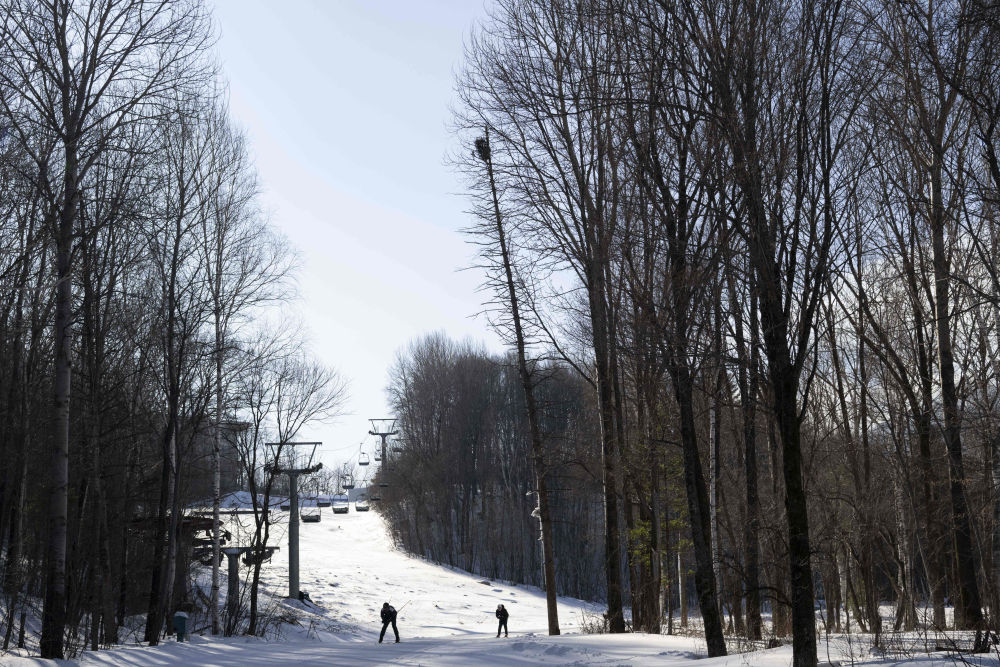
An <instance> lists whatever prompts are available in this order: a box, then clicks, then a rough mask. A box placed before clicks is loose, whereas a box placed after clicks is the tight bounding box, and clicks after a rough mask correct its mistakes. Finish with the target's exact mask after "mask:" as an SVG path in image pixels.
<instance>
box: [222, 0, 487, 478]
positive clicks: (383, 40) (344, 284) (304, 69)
mask: <svg viewBox="0 0 1000 667" xmlns="http://www.w3.org/2000/svg"><path fill="white" fill-rule="evenodd" d="M484 14H485V10H484V8H483V4H482V2H481V1H479V0H468V1H462V0H441V1H434V2H419V1H412V2H407V1H405V0H369V1H368V2H362V1H352V0H328V1H321V0H282V1H279V0H272V1H267V0H256V1H251V0H215V11H214V15H215V21H216V23H217V25H218V27H219V30H220V33H221V39H220V42H219V45H218V48H217V52H218V54H219V58H220V60H221V64H222V67H223V69H224V72H225V74H226V77H227V78H228V80H229V83H230V98H231V110H232V114H233V116H234V117H235V119H236V121H237V122H238V123H239V124H240V125H242V126H243V127H244V128H245V129H246V131H247V133H248V134H249V137H250V142H251V146H252V150H253V153H254V156H255V158H256V164H257V168H258V170H259V173H260V179H261V184H262V186H263V199H262V203H263V205H264V207H265V208H266V210H268V211H269V213H270V216H271V220H272V222H273V224H274V225H275V226H276V227H277V228H279V229H280V230H281V231H282V232H283V233H284V234H286V235H287V236H288V238H289V239H290V240H291V241H292V243H293V244H294V245H295V246H296V247H297V248H298V249H299V251H300V252H301V257H302V269H303V270H302V272H301V276H300V285H299V286H300V293H301V297H302V302H301V305H300V308H299V310H300V312H301V313H302V319H303V321H304V324H305V326H306V328H307V329H308V331H309V335H310V338H311V340H312V348H313V350H314V352H315V353H316V354H317V356H319V358H320V359H322V360H323V361H324V362H325V363H327V364H329V365H332V366H334V367H336V368H338V369H339V370H340V372H341V373H342V374H343V375H344V377H345V378H346V379H347V380H348V382H349V383H350V393H351V396H352V398H351V401H350V404H349V405H348V410H349V411H350V412H352V413H354V414H352V415H349V416H346V417H344V418H342V419H341V420H340V421H339V423H338V424H336V425H333V426H321V427H316V428H311V429H309V430H308V432H306V433H303V434H302V435H303V437H304V438H308V439H316V440H322V441H323V442H324V450H325V451H324V455H323V460H324V462H325V463H326V464H327V465H332V464H335V463H336V462H337V461H338V460H339V459H341V458H345V457H347V456H350V455H353V454H355V453H356V451H357V446H358V444H359V443H360V441H361V440H362V438H363V437H364V436H365V433H366V431H367V429H368V422H367V419H368V418H369V417H383V416H389V415H388V411H387V407H386V404H385V398H384V392H383V388H384V386H385V384H386V371H387V368H388V366H389V365H390V363H391V362H392V360H393V357H394V355H395V352H396V350H398V349H399V348H400V347H402V346H403V345H405V344H406V343H407V342H408V341H409V340H411V339H413V338H415V337H417V336H420V335H422V334H424V333H427V332H430V331H435V330H444V331H447V332H448V334H449V335H451V336H453V337H456V338H462V337H466V336H469V337H472V338H473V339H476V340H484V341H488V342H489V344H490V346H491V347H497V346H498V343H496V338H495V337H494V336H493V335H492V334H491V333H490V332H489V331H488V330H487V329H486V325H485V323H484V321H483V319H482V318H473V317H472V316H473V315H474V313H476V312H478V310H479V309H480V303H481V301H482V297H481V295H480V294H478V293H477V292H476V288H477V286H478V285H479V283H480V282H481V280H482V278H481V275H480V274H479V273H478V272H476V271H460V269H462V268H464V267H467V266H469V265H471V264H472V263H473V249H472V248H471V247H470V246H469V245H468V244H467V243H466V242H465V239H464V238H463V235H461V234H460V233H459V232H458V230H459V229H460V228H462V227H463V226H465V225H466V224H467V223H468V216H467V215H466V214H465V213H464V211H465V209H466V207H467V200H466V199H465V198H464V197H463V196H462V194H461V183H460V182H459V179H458V178H457V177H456V175H455V174H454V173H453V172H452V171H451V170H450V169H449V168H448V167H447V166H446V165H445V164H444V156H445V153H446V152H447V151H448V150H449V149H450V148H451V147H452V144H453V138H452V136H451V135H450V134H449V131H448V122H449V104H450V103H451V102H452V100H453V98H454V92H453V89H454V72H455V71H456V70H457V69H458V68H459V66H460V62H461V56H462V43H463V39H464V38H465V37H466V36H467V35H468V33H469V30H470V28H471V27H472V25H473V23H474V21H475V20H476V19H479V18H482V16H483V15H484Z"/></svg>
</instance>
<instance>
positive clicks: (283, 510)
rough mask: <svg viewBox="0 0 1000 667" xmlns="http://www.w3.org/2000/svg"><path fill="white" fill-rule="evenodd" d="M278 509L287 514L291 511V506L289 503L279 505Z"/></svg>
mask: <svg viewBox="0 0 1000 667" xmlns="http://www.w3.org/2000/svg"><path fill="white" fill-rule="evenodd" d="M278 507H280V508H281V511H282V512H287V511H288V510H290V509H292V506H291V504H289V503H281V504H280V505H279V506H278Z"/></svg>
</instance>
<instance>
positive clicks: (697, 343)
mask: <svg viewBox="0 0 1000 667" xmlns="http://www.w3.org/2000/svg"><path fill="white" fill-rule="evenodd" d="M0 17H2V21H0V460H3V462H4V464H3V465H2V466H0V578H2V581H0V588H2V595H0V633H2V635H3V639H2V642H3V644H2V648H3V650H7V649H8V647H12V646H20V647H23V646H24V645H25V641H26V640H25V634H26V631H27V632H32V630H31V626H32V621H33V619H34V620H37V619H40V630H39V637H38V638H37V643H38V646H39V652H40V654H41V656H42V657H43V658H63V657H74V656H76V655H78V654H79V652H80V651H82V650H84V649H90V650H98V649H101V648H107V647H111V646H113V645H115V644H119V643H123V642H146V643H148V644H149V645H153V646H155V645H156V644H157V643H158V642H160V641H161V639H162V637H163V633H164V630H165V626H166V624H167V620H168V618H169V616H170V615H171V614H173V613H174V612H175V611H177V610H179V609H185V608H197V609H199V610H203V613H205V614H206V618H205V623H207V626H206V628H207V629H208V630H210V631H211V633H212V634H224V635H233V634H249V635H262V634H264V629H265V627H266V626H267V625H268V624H270V623H274V622H277V621H276V619H275V618H273V617H271V616H269V615H268V613H267V611H266V610H263V609H261V608H260V606H259V604H258V591H259V589H260V572H261V567H262V565H263V564H264V562H265V560H266V558H267V556H268V554H269V552H267V548H268V547H269V545H272V546H273V544H274V543H275V539H274V537H273V535H272V532H271V518H270V517H271V513H270V512H269V507H270V505H271V498H272V495H274V496H280V495H282V494H284V493H285V487H284V486H283V484H284V478H282V477H280V476H279V475H277V474H276V462H277V460H278V459H279V458H280V457H281V456H282V455H281V451H282V447H285V445H287V444H288V443H291V442H294V441H295V439H296V436H297V434H299V433H300V432H301V431H302V430H303V429H304V428H305V427H307V426H308V425H310V424H315V423H318V422H323V421H324V420H328V419H330V418H332V417H334V416H336V415H338V414H339V413H341V412H342V410H343V409H344V404H345V400H346V381H345V380H344V379H343V378H342V377H341V376H340V375H339V374H338V373H337V371H335V370H334V369H332V368H329V367H327V366H324V365H323V364H321V363H320V362H319V361H318V360H317V356H316V355H315V354H314V353H313V352H312V351H311V348H310V344H309V341H308V340H307V338H306V336H305V334H304V333H303V328H302V327H300V326H298V324H297V320H296V314H295V307H296V304H295V291H296V290H295V286H296V282H295V277H296V271H297V268H298V260H297V255H296V252H295V251H294V249H293V248H292V247H291V246H290V244H289V243H288V242H287V241H286V240H285V239H284V237H283V236H282V234H281V233H280V232H279V230H278V229H277V228H276V227H275V226H274V225H273V224H272V223H271V221H270V220H269V216H268V213H267V211H265V210H264V208H263V207H262V206H261V203H260V198H261V194H260V193H261V188H262V186H261V183H260V182H259V180H258V177H257V173H256V170H255V167H254V159H253V153H252V150H251V148H250V146H249V142H248V139H247V136H246V135H245V133H244V132H243V131H242V130H241V129H240V126H239V124H238V122H237V121H236V119H234V118H233V117H232V113H231V111H230V109H229V105H228V101H227V100H228V93H227V86H226V81H225V77H224V76H223V72H222V69H221V66H220V65H219V63H218V62H217V61H216V58H215V51H214V45H215V42H216V40H217V38H218V28H217V26H215V25H214V23H213V19H212V16H211V13H210V10H209V8H208V7H207V6H206V4H205V3H204V2H202V1H201V0H0ZM998 53H1000V6H998V5H997V2H996V0H941V1H934V0H815V1H811V0H799V1H793V0H494V1H492V2H490V3H488V6H487V18H486V19H485V20H482V21H480V22H479V23H478V24H477V25H476V27H475V28H474V29H473V30H472V32H471V34H470V35H469V36H468V38H467V39H466V47H465V52H464V54H461V64H460V66H458V67H456V77H455V99H454V101H453V105H452V110H451V113H452V116H451V125H452V129H453V134H452V136H453V138H454V148H453V150H452V151H451V152H450V153H449V154H448V156H447V160H448V162H449V165H450V166H451V167H452V168H453V169H454V173H455V175H456V179H457V181H458V182H459V184H460V185H459V186H458V187H460V188H462V189H463V190H464V193H465V194H466V195H467V197H468V199H467V201H468V208H469V215H468V220H469V223H468V228H467V229H466V230H465V231H466V236H467V239H468V241H469V242H470V243H471V244H474V246H475V248H476V249H477V251H478V259H477V260H476V261H477V264H476V266H475V267H471V268H474V269H475V270H477V271H481V272H482V273H483V275H484V276H485V282H484V284H483V286H482V295H483V298H484V301H485V306H484V309H485V313H484V316H485V317H486V318H487V319H488V321H489V323H490V325H491V326H492V328H493V329H494V330H495V332H497V333H498V334H499V336H500V338H501V339H502V340H503V343H504V346H505V349H504V351H503V352H502V353H497V352H495V351H488V350H487V349H486V348H484V347H480V346H479V345H478V344H477V343H475V342H456V341H453V340H451V339H450V338H449V337H448V335H447V333H446V332H442V333H430V334H427V335H425V336H424V337H422V338H419V339H416V340H414V341H412V342H411V343H410V344H409V345H408V346H406V347H403V348H402V349H401V350H400V351H399V353H398V355H397V357H396V359H395V360H394V361H393V362H392V364H391V366H390V369H389V376H388V378H387V394H388V402H389V405H390V407H391V409H392V411H393V413H394V415H393V416H394V417H395V419H396V425H397V427H398V429H399V431H400V433H399V435H398V437H397V439H396V440H394V441H393V442H392V447H391V451H390V452H388V453H387V456H386V459H387V460H386V461H384V462H383V465H382V466H381V467H380V469H379V473H378V476H377V477H376V478H375V481H377V482H384V483H387V484H388V486H387V487H386V488H387V491H386V493H385V494H384V497H383V498H382V499H381V500H380V501H379V503H378V504H377V506H376V509H377V511H378V512H379V513H380V514H381V515H382V517H384V518H385V520H386V522H387V524H388V526H389V529H390V531H391V534H392V536H393V538H394V539H395V541H396V543H397V545H398V546H399V547H401V548H403V549H405V550H407V551H409V552H412V553H414V554H417V555H419V556H421V557H424V558H426V559H429V560H432V561H437V562H439V563H444V564H447V565H449V566H452V567H456V568H462V569H465V570H469V571H472V572H476V573H478V574H481V575H482V576H486V577H491V578H495V579H502V580H507V581H513V582H523V583H527V584H532V585H539V586H543V587H544V589H545V595H546V598H547V603H548V604H547V610H548V618H547V621H548V631H549V634H552V635H555V634H559V632H560V619H559V618H558V615H557V613H556V600H557V594H558V595H571V596H578V597H580V598H584V599H588V600H600V601H602V602H604V603H605V604H606V608H607V612H606V613H605V614H604V616H603V617H602V618H600V619H598V621H597V622H596V623H595V627H594V628H593V629H595V630H602V631H606V632H610V633H621V632H626V631H636V632H647V633H663V632H667V633H675V632H691V633H698V634H699V635H700V636H702V637H703V638H704V641H705V645H706V648H707V653H708V655H709V656H721V655H724V654H726V653H728V652H732V651H733V650H737V649H738V646H737V645H736V644H734V640H738V641H743V642H746V644H745V645H752V646H757V645H760V646H766V645H774V644H778V643H781V642H784V641H786V640H787V641H790V642H791V644H792V646H793V648H794V656H795V657H794V663H795V664H796V665H810V666H811V665H815V664H816V663H817V642H818V636H819V634H820V633H847V634H848V635H851V634H860V635H864V636H865V637H867V641H870V642H871V646H872V647H873V648H880V647H881V648H885V647H886V646H887V645H888V644H889V643H891V641H892V637H893V636H894V635H895V634H897V633H907V632H921V631H922V632H929V631H933V632H945V631H952V632H956V633H965V634H964V635H963V636H968V637H972V638H973V640H972V642H973V644H972V648H973V649H974V650H978V651H985V650H988V649H989V645H990V642H991V641H994V640H995V638H996V633H997V632H998V630H1000V627H998V621H997V617H998V615H997V610H998V609H1000V267H998V262H997V257H1000V224H998V223H1000V218H998V216H1000V57H998ZM458 56H459V54H456V57H458ZM337 66H338V67H340V66H343V64H342V63H338V64H337ZM334 69H335V68H334ZM317 85H323V84H322V82H317ZM393 113H399V114H406V109H405V108H400V109H398V110H393ZM335 157H336V156H331V159H334V158H335ZM387 162H391V161H390V160H387ZM395 176H397V174H393V177H395ZM469 315H472V314H471V313H469ZM346 470H347V469H346V468H345V471H346ZM320 481H322V480H320ZM330 482H331V479H330V477H329V475H327V477H326V481H325V483H326V484H328V485H329V484H330ZM317 483H318V482H317ZM232 491H243V492H246V494H247V497H248V498H250V502H251V503H252V508H250V510H248V511H249V513H250V514H251V515H252V518H251V519H250V522H251V529H250V530H251V533H252V534H251V535H250V536H249V538H248V540H249V542H248V543H249V544H250V545H251V547H250V552H249V553H248V554H246V555H245V560H244V563H245V564H247V565H248V566H250V567H249V570H250V574H249V578H250V580H249V586H248V591H249V593H248V598H247V599H246V600H244V601H243V602H241V604H245V608H242V609H241V611H240V613H239V614H238V615H231V614H228V613H227V612H226V611H225V610H222V609H221V604H220V581H219V580H220V573H219V569H220V568H219V564H220V559H221V556H220V549H221V548H222V547H223V546H224V545H225V544H226V543H227V541H228V540H230V539H231V538H232V536H231V535H229V534H228V532H227V531H226V530H225V529H224V527H223V522H222V520H221V519H220V502H221V500H220V499H221V497H222V496H223V495H224V494H226V493H229V492H232ZM366 516H367V515H366ZM199 561H200V567H202V568H207V569H205V570H204V574H205V577H206V580H207V581H208V582H209V584H208V585H209V588H210V590H207V591H206V590H205V589H204V587H199V586H191V579H192V577H193V574H192V571H191V568H192V567H199V566H198V565H195V566H192V563H193V562H199ZM689 615H690V616H691V617H690V618H689ZM26 628H27V630H26Z"/></svg>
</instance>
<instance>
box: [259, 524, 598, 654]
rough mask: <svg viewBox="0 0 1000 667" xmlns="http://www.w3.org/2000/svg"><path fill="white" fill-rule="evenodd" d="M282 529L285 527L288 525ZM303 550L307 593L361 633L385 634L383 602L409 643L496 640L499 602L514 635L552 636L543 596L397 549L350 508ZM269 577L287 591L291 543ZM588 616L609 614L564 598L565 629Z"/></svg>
mask: <svg viewBox="0 0 1000 667" xmlns="http://www.w3.org/2000/svg"><path fill="white" fill-rule="evenodd" d="M281 514H282V515H286V516H287V513H281ZM284 521H286V522H287V518H285V519H284ZM280 526H281V527H282V528H285V527H286V526H287V523H281V524H280ZM299 544H300V555H299V568H300V588H301V590H303V591H306V592H308V593H309V595H310V597H311V598H312V601H313V602H314V603H315V604H316V605H317V606H319V607H321V608H324V609H327V610H330V612H331V614H332V617H333V618H335V619H336V620H338V621H340V622H342V623H344V624H345V625H354V626H357V627H356V628H354V630H355V631H356V632H359V633H371V632H377V631H378V630H379V629H380V628H381V623H380V621H379V609H380V608H381V607H382V603H383V602H389V603H390V604H392V605H393V606H394V607H396V608H397V609H400V608H402V609H401V611H400V614H399V622H398V626H399V629H400V633H401V634H402V636H404V637H440V636H447V635H463V634H483V635H489V634H492V635H494V636H495V635H496V627H497V623H496V617H495V616H494V612H495V610H496V607H497V604H500V603H503V605H504V606H505V607H506V608H507V609H508V611H509V612H510V615H511V617H510V623H509V625H510V628H511V630H513V631H514V632H516V633H519V634H523V633H525V632H534V633H542V634H544V633H546V632H547V627H548V626H547V620H546V612H545V596H544V594H543V593H542V591H541V590H539V589H537V588H531V587H526V586H517V585H510V584H505V583H499V582H487V580H485V579H483V578H482V577H475V576H473V575H470V574H468V573H466V572H462V571H458V570H452V569H449V568H447V567H443V566H440V565H435V564H433V563H429V562H427V561H424V560H421V559H419V558H414V557H411V556H408V555H407V554H405V553H403V552H401V551H397V550H396V549H395V548H394V547H393V546H392V542H391V540H390V539H389V535H388V531H387V528H386V526H385V524H384V522H383V520H382V518H381V517H380V516H379V515H378V514H376V513H375V512H355V511H354V510H353V507H352V509H351V512H350V514H340V515H334V514H332V513H331V512H330V511H329V510H326V511H325V513H324V514H323V519H322V521H321V522H320V523H312V524H300V527H299ZM263 577H264V582H265V584H267V586H268V587H269V588H271V589H272V590H276V591H283V590H285V588H286V587H287V583H286V582H287V580H288V579H287V577H288V549H287V546H286V544H282V546H281V551H279V552H277V553H276V554H275V556H274V558H273V559H272V563H271V564H270V565H269V566H268V567H267V568H266V569H265V571H264V573H263ZM482 582H487V583H482ZM403 605H406V606H405V607H403ZM584 611H588V612H590V613H600V612H601V611H603V608H601V607H599V606H597V605H591V604H588V603H584V602H581V601H578V600H572V599H569V598H563V599H561V600H560V604H559V621H560V626H561V628H562V629H563V630H565V631H571V632H572V631H576V630H578V628H579V623H580V621H581V620H582V614H583V612H584ZM389 632H390V633H391V632H392V631H391V629H390V631H389Z"/></svg>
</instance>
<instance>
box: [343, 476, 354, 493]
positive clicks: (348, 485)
mask: <svg viewBox="0 0 1000 667" xmlns="http://www.w3.org/2000/svg"><path fill="white" fill-rule="evenodd" d="M341 486H342V487H344V488H345V489H347V490H348V491H350V490H351V489H353V488H354V475H350V474H348V475H344V476H343V479H342V482H341Z"/></svg>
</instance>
